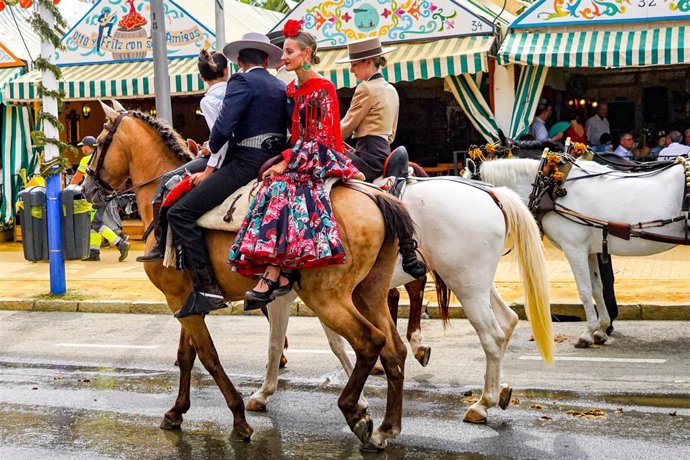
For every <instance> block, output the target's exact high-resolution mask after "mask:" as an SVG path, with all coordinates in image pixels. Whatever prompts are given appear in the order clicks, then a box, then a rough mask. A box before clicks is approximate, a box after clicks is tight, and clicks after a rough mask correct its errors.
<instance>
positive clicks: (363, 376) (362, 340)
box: [84, 104, 413, 449]
mask: <svg viewBox="0 0 690 460" xmlns="http://www.w3.org/2000/svg"><path fill="white" fill-rule="evenodd" d="M101 105H102V106H103V110H104V111H105V114H106V124H105V125H104V130H103V132H102V133H101V134H100V135H99V138H98V141H99V142H98V144H99V148H98V150H97V151H96V153H95V154H94V158H93V160H92V162H91V165H90V167H89V177H88V179H87V181H86V182H85V185H84V188H85V193H86V195H87V196H88V197H89V198H90V199H92V198H93V197H96V196H98V195H102V194H103V193H107V192H108V191H112V190H114V189H118V188H120V187H122V186H123V184H125V181H126V180H127V179H131V181H132V183H133V184H134V185H133V187H131V189H133V190H134V192H135V195H136V200H137V204H138V207H139V212H140V214H141V217H142V220H143V223H144V225H145V226H148V225H149V223H150V222H151V220H152V218H153V215H152V206H151V199H152V197H153V194H154V191H155V188H156V186H157V183H158V179H159V178H160V176H161V175H163V174H164V173H166V172H167V171H170V170H172V169H175V168H177V167H179V166H180V165H182V164H183V163H184V162H186V161H187V160H189V154H188V147H187V145H186V143H185V142H184V141H183V140H182V138H181V137H180V136H179V134H177V133H176V132H175V131H174V130H173V129H172V128H170V127H169V126H167V125H166V124H165V123H163V122H161V121H160V120H157V119H155V118H153V117H151V116H150V115H148V114H144V113H141V112H136V111H134V112H126V111H117V110H114V109H112V108H110V107H108V106H106V105H105V104H101ZM115 107H116V108H118V109H120V108H121V106H120V105H119V104H117V105H116V106H115ZM331 198H332V203H333V210H334V212H335V215H336V218H337V221H338V223H339V225H340V233H341V236H342V243H343V246H344V248H345V250H346V252H347V255H348V259H347V261H346V263H344V264H342V265H334V266H329V267H326V268H321V269H309V270H302V272H301V274H302V287H301V289H300V290H299V296H300V298H301V299H302V300H303V301H304V303H305V304H306V305H307V306H308V307H309V308H311V309H312V310H313V311H314V312H315V313H316V315H317V316H318V317H319V319H320V320H321V322H322V323H323V324H325V325H327V326H328V327H329V328H331V329H332V330H334V331H336V332H337V333H338V334H340V335H342V336H343V337H344V338H345V339H346V340H347V341H348V342H349V343H350V345H351V346H352V348H353V349H354V351H355V354H356V364H355V367H354V370H353V372H352V375H351V377H350V379H349V380H348V382H347V384H346V386H345V388H344V389H343V392H342V394H341V396H340V398H339V399H338V407H339V408H340V410H341V411H342V413H343V415H344V416H345V419H346V421H347V424H348V426H349V427H350V429H351V430H352V431H353V432H354V433H355V435H356V436H357V437H358V438H359V440H360V441H361V442H362V443H363V444H366V447H367V448H372V449H380V448H384V447H385V446H386V444H387V440H388V439H390V438H393V437H395V436H396V435H397V434H398V433H399V432H400V428H401V418H402V388H403V379H404V368H405V357H406V354H407V352H406V349H405V346H404V344H403V343H402V340H401V339H400V336H399V335H398V333H397V330H396V329H395V325H394V324H393V321H392V319H391V316H390V314H389V312H388V309H387V307H386V294H387V292H388V289H389V286H390V283H391V278H392V273H393V269H394V266H395V263H396V258H397V252H398V251H397V247H396V242H395V239H396V238H395V237H396V236H397V237H398V238H399V239H401V240H402V239H411V238H412V226H413V224H412V221H411V219H410V217H409V214H407V211H406V210H405V208H404V207H403V206H402V205H401V204H400V202H399V201H397V200H394V199H391V198H390V197H389V196H386V195H384V194H375V195H373V196H367V195H365V194H363V193H360V192H358V191H355V190H352V189H349V188H346V187H336V188H334V189H333V191H332V194H331ZM372 198H373V199H372ZM234 236H235V235H234V234H232V233H228V232H221V231H208V232H207V233H206V242H207V245H208V247H209V254H210V255H211V263H212V265H213V268H214V270H215V272H216V275H217V278H218V282H219V285H220V288H221V290H222V291H223V294H224V296H225V299H226V300H228V301H236V300H242V299H243V298H244V293H245V291H246V290H247V289H250V288H251V287H252V285H253V284H254V283H255V281H254V280H252V279H250V278H245V277H242V276H240V275H239V274H237V273H235V272H232V271H230V270H229V269H228V268H227V263H226V262H227V259H226V255H227V252H228V248H229V247H230V245H231V243H232V241H233V238H234ZM153 244H154V241H153V238H149V239H148V241H147V245H146V246H147V250H149V249H150V248H151V247H152V246H153ZM145 270H146V274H147V275H148V277H149V279H150V280H151V282H152V283H153V284H154V285H155V286H156V287H157V288H158V289H160V290H161V292H163V294H164V295H165V297H166V301H167V303H168V306H169V307H170V310H171V311H172V312H175V311H177V310H179V309H180V308H181V307H182V305H183V303H184V302H185V300H186V299H187V297H188V296H189V294H190V292H191V290H192V283H191V279H190V277H189V275H188V274H186V273H185V272H182V271H177V270H175V269H172V268H165V267H163V265H162V263H160V262H159V263H148V264H146V265H145ZM179 321H180V323H181V326H182V329H181V333H180V340H179V345H178V351H177V359H178V362H179V368H180V385H179V393H178V396H177V399H176V401H175V404H174V405H173V407H172V408H171V409H170V410H168V411H167V412H166V413H165V415H164V418H163V422H162V423H161V428H164V429H179V428H180V426H181V424H182V419H183V414H184V413H186V412H187V410H188V409H189V407H190V380H191V370H192V365H193V363H194V361H195V359H196V357H197V355H198V356H199V359H200V361H201V362H202V364H203V365H204V367H205V368H206V370H207V371H208V372H209V373H210V374H211V376H212V377H213V379H214V380H215V382H216V384H217V385H218V387H219V389H220V391H221V392H222V394H223V396H224V397H225V400H226V402H227V405H228V407H229V408H230V410H231V411H232V413H233V417H234V421H233V429H232V439H234V440H245V441H248V440H249V439H250V437H251V435H252V432H253V430H252V428H251V427H250V425H249V424H248V423H247V420H246V418H245V407H244V401H243V400H242V396H241V395H240V394H239V392H238V391H237V390H236V389H235V387H234V386H233V384H232V382H231V381H230V379H229V378H228V376H227V374H226V373H225V370H224V369H223V366H222V365H221V363H220V361H219V359H218V354H217V352H216V349H215V347H214V345H213V341H212V339H211V335H210V333H209V331H208V329H207V327H206V324H205V318H204V316H190V317H186V318H181V319H179ZM379 356H380V357H381V361H382V363H383V366H384V369H385V372H386V377H387V380H388V393H387V404H386V411H385V415H384V419H383V422H382V424H381V426H379V427H378V428H377V429H376V430H375V431H374V430H373V423H372V420H371V419H370V417H369V415H368V414H367V412H366V408H365V407H362V406H361V405H359V404H358V400H359V398H360V394H361V393H362V389H363V387H364V384H365V382H366V380H367V377H368V375H369V373H370V371H371V369H372V367H373V366H374V363H375V362H376V359H377V358H378V357H379Z"/></svg>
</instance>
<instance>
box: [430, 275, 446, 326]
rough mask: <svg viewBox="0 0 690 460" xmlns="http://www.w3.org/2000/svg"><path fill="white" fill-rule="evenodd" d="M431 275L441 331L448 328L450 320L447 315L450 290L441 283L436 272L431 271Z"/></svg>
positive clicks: (439, 276) (444, 283) (441, 280)
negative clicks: (432, 276)
mask: <svg viewBox="0 0 690 460" xmlns="http://www.w3.org/2000/svg"><path fill="white" fill-rule="evenodd" d="M432 273H433V274H434V284H435V285H436V300H437V302H438V315H439V316H440V317H441V320H442V321H443V329H445V328H446V326H448V322H449V319H450V317H449V315H448V306H449V305H450V288H449V287H448V285H447V284H446V282H445V281H443V278H441V275H439V274H438V272H437V271H436V270H434V271H432Z"/></svg>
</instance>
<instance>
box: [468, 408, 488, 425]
mask: <svg viewBox="0 0 690 460" xmlns="http://www.w3.org/2000/svg"><path fill="white" fill-rule="evenodd" d="M462 421H463V422H465V423H474V424H476V425H483V424H485V423H486V417H484V416H483V415H480V414H478V413H477V412H475V411H473V410H468V411H467V412H466V413H465V418H463V419H462Z"/></svg>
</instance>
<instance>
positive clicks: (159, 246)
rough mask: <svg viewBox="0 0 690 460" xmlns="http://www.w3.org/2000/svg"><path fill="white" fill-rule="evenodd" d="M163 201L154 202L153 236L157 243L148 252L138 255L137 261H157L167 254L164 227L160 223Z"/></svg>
mask: <svg viewBox="0 0 690 460" xmlns="http://www.w3.org/2000/svg"><path fill="white" fill-rule="evenodd" d="M161 204H162V202H161V201H155V202H154V203H153V237H154V238H155V239H156V243H155V244H154V245H153V247H152V248H151V251H149V253H148V254H144V255H143V256H139V257H137V262H155V261H157V260H160V259H162V258H163V257H164V256H165V238H163V228H162V227H161V225H160V221H159V219H160V212H161Z"/></svg>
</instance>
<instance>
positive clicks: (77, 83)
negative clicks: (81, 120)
mask: <svg viewBox="0 0 690 460" xmlns="http://www.w3.org/2000/svg"><path fill="white" fill-rule="evenodd" d="M168 62H169V64H168V65H169V68H168V72H169V74H170V92H171V94H172V95H174V96H181V95H186V94H201V93H203V92H204V91H205V89H204V82H203V81H201V78H200V77H199V70H198V69H197V59H196V58H180V59H171V60H170V61H168ZM61 70H62V79H61V80H60V81H59V85H60V89H61V90H63V91H64V92H65V100H79V99H96V98H107V97H117V98H121V99H126V98H133V97H147V96H149V97H151V96H153V95H154V91H155V89H154V85H153V81H154V80H153V61H137V62H123V63H117V64H102V65H84V66H70V67H62V68H61ZM231 71H232V67H231ZM40 81H41V73H40V72H39V71H33V72H30V73H28V74H26V75H24V76H22V77H20V78H17V79H16V80H14V81H12V82H10V83H8V84H7V85H5V87H4V89H3V94H4V97H5V100H7V101H12V102H29V101H34V100H37V99H39V95H38V84H39V83H40Z"/></svg>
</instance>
